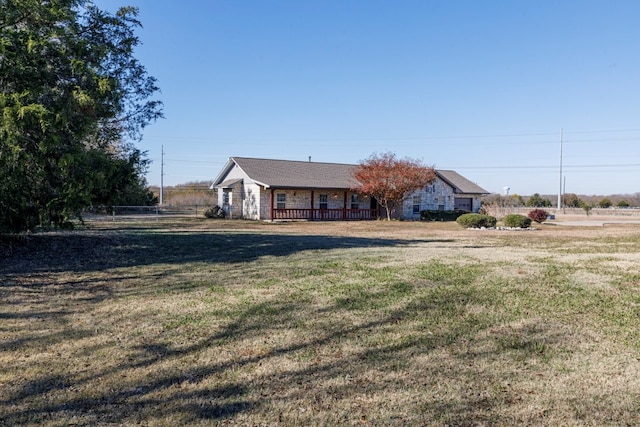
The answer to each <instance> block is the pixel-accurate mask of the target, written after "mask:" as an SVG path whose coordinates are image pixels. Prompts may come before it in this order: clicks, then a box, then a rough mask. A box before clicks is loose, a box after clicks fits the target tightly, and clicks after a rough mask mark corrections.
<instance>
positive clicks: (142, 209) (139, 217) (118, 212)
mask: <svg viewBox="0 0 640 427" xmlns="http://www.w3.org/2000/svg"><path fill="white" fill-rule="evenodd" d="M212 207H213V205H179V206H177V205H176V206H171V205H163V206H110V207H106V208H104V209H101V210H96V211H92V212H87V213H86V214H85V215H84V216H85V218H87V219H92V220H102V221H113V222H115V221H160V220H161V219H164V218H166V219H176V218H205V212H206V211H208V210H210V209H211V208H212Z"/></svg>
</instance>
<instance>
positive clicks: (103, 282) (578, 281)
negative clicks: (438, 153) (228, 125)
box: [0, 220, 640, 426]
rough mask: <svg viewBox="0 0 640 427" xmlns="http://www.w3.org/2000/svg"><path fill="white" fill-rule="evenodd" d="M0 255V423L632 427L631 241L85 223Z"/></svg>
mask: <svg viewBox="0 0 640 427" xmlns="http://www.w3.org/2000/svg"><path fill="white" fill-rule="evenodd" d="M0 255H1V256H2V258H0V425H30V424H31V425H44V426H67V425H146V426H175V425H252V426H271V425H282V426H310V425H323V426H333V425H358V426H361V425H379V426H386V425H436V426H438V425H441V426H445V425H460V426H465V425H469V426H472V425H473V426H475V425H492V426H494V425H498V426H507V425H509V426H511V425H516V424H517V425H564V426H571V425H575V426H579V425H580V426H582V425H593V426H601V425H638V424H640V292H639V291H640V268H639V266H640V227H636V228H633V227H629V226H627V227H623V226H621V227H617V228H616V227H611V228H610V227H607V228H605V227H600V228H582V227H573V228H571V229H569V228H561V227H553V226H543V227H541V229H540V230H538V231H527V232H501V231H470V230H464V229H462V228H461V227H458V226H456V225H455V224H448V223H403V222H391V223H388V222H384V221H379V222H367V223H348V224H345V223H340V224H337V223H331V224H319V223H303V224H260V223H249V222H243V221H235V222H234V221H218V222H217V221H198V220H192V221H182V222H179V223H171V224H166V223H162V222H160V223H152V222H150V223H146V224H134V223H116V224H109V223H89V224H88V225H87V227H86V228H83V229H79V230H76V231H71V232H43V233H36V234H33V235H29V236H26V237H24V238H21V239H9V238H5V239H4V240H3V241H2V243H1V244H0Z"/></svg>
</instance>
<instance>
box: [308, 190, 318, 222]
mask: <svg viewBox="0 0 640 427" xmlns="http://www.w3.org/2000/svg"><path fill="white" fill-rule="evenodd" d="M310 212H311V218H309V219H310V220H312V221H313V220H314V219H316V216H315V214H314V212H313V190H311V210H310Z"/></svg>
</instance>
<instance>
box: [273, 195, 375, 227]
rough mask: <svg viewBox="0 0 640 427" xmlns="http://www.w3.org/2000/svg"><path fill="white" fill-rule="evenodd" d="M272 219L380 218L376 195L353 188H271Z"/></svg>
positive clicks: (357, 219)
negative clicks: (360, 192)
mask: <svg viewBox="0 0 640 427" xmlns="http://www.w3.org/2000/svg"><path fill="white" fill-rule="evenodd" d="M269 216H270V219H271V220H272V221H283V220H306V221H365V220H374V219H378V218H380V208H379V207H378V205H377V203H376V201H375V199H373V198H370V197H368V196H365V195H361V194H358V193H354V192H350V191H343V190H341V191H337V190H327V189H319V190H311V191H309V190H295V189H275V188H274V189H271V191H270V215H269Z"/></svg>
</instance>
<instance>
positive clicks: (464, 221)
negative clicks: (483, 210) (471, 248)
mask: <svg viewBox="0 0 640 427" xmlns="http://www.w3.org/2000/svg"><path fill="white" fill-rule="evenodd" d="M456 222H457V223H458V224H460V225H461V226H463V227H466V228H482V227H485V228H491V227H495V226H496V222H498V221H497V220H496V219H495V218H494V217H492V216H491V215H481V214H477V213H467V214H464V215H460V216H459V217H458V219H456Z"/></svg>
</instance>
